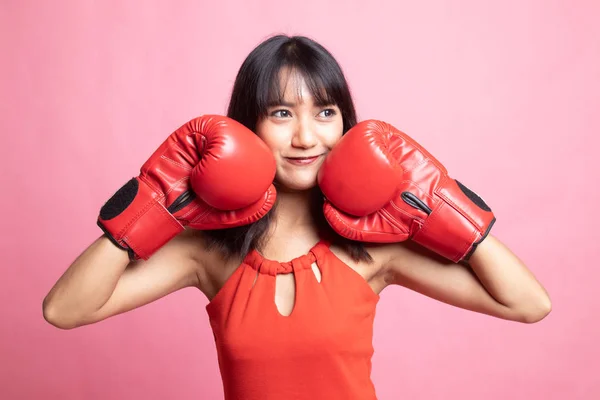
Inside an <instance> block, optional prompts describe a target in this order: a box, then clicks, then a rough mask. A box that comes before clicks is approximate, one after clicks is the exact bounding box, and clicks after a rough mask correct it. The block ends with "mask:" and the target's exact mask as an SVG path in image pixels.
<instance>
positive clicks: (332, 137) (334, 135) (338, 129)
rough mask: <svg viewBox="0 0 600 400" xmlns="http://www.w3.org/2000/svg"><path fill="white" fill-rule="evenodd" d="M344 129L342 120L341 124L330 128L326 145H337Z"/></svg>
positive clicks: (330, 146)
mask: <svg viewBox="0 0 600 400" xmlns="http://www.w3.org/2000/svg"><path fill="white" fill-rule="evenodd" d="M343 131H344V124H343V123H342V122H341V121H340V123H339V124H335V126H332V127H331V129H330V130H328V132H327V135H326V136H325V140H324V141H325V145H326V146H327V147H329V148H332V147H333V146H335V145H336V143H337V142H338V141H339V140H340V139H341V138H342V134H343Z"/></svg>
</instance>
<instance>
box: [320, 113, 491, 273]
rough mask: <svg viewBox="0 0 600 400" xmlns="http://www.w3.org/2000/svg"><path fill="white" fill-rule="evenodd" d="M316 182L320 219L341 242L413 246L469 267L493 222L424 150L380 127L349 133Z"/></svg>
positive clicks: (365, 123)
mask: <svg viewBox="0 0 600 400" xmlns="http://www.w3.org/2000/svg"><path fill="white" fill-rule="evenodd" d="M318 182H319V186H320V188H321V190H322V191H323V194H324V195H325V197H326V199H325V205H324V213H325V217H326V219H327V221H328V222H329V224H330V225H331V226H332V227H333V229H334V230H335V231H336V232H338V233H339V234H340V235H341V236H344V237H346V238H348V239H352V240H357V241H363V242H379V243H389V242H401V241H404V240H407V239H412V240H414V241H415V242H417V243H419V244H421V245H422V246H424V247H426V248H428V249H430V250H432V251H434V252H435V253H437V254H440V255H441V256H443V257H445V258H447V259H449V260H451V261H453V262H461V261H463V262H464V261H468V259H469V257H470V256H471V254H472V253H473V251H474V250H475V248H476V246H477V245H478V244H479V243H481V241H483V239H484V238H485V237H486V236H487V234H488V233H489V231H490V229H491V227H492V225H493V224H494V222H495V220H496V219H495V217H494V214H493V213H492V211H491V209H490V208H489V207H488V206H487V204H485V202H484V201H483V200H482V199H481V198H479V197H478V196H477V195H476V194H475V193H473V192H472V191H471V190H469V189H468V188H467V187H465V186H464V185H463V184H461V183H460V182H458V181H456V180H454V179H452V178H451V177H449V176H448V173H447V171H446V168H444V166H443V165H442V164H440V162H439V161H438V160H436V159H435V158H434V157H433V156H432V155H431V154H429V152H427V150H425V149H424V148H423V147H421V146H420V145H419V144H418V143H417V142H415V141H414V140H413V139H412V138H411V137H409V136H408V135H406V134H405V133H403V132H401V131H399V130H397V129H396V128H394V127H393V126H391V125H389V124H387V123H385V122H381V121H375V120H369V121H363V122H361V123H359V124H357V125H356V126H354V127H353V128H352V129H350V130H349V131H348V132H347V133H346V134H345V135H344V136H343V137H342V139H340V141H339V142H338V143H337V144H336V146H335V147H334V148H333V149H332V150H331V152H330V153H329V154H328V156H327V158H326V159H325V161H324V162H323V165H322V166H321V169H320V170H319V176H318Z"/></svg>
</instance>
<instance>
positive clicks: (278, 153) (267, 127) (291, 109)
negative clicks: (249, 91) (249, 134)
mask: <svg viewBox="0 0 600 400" xmlns="http://www.w3.org/2000/svg"><path fill="white" fill-rule="evenodd" d="M279 79H280V87H281V88H282V89H283V94H284V96H283V102H282V104H277V105H273V106H272V107H269V108H268V109H267V116H266V117H264V118H261V119H259V121H258V122H257V124H256V134H257V135H258V136H259V137H260V138H261V139H262V140H263V141H264V142H265V143H266V144H267V146H268V147H269V148H270V149H271V151H272V152H273V155H274V156H275V161H276V163H277V173H276V175H275V180H276V181H277V182H278V183H279V184H281V185H282V186H284V187H285V188H287V189H291V190H306V189H310V188H312V187H314V186H316V184H317V172H318V171H319V168H320V167H321V164H322V163H323V160H324V159H325V156H326V155H327V153H328V152H329V151H330V150H331V149H332V148H333V146H334V145H335V144H336V143H337V141H338V140H339V139H340V138H341V137H342V133H343V122H342V115H341V112H340V109H339V108H338V107H337V106H336V105H327V106H318V105H316V104H315V103H314V100H313V97H312V95H311V94H310V90H309V89H308V87H307V86H306V83H305V82H304V79H303V77H302V76H301V75H300V74H297V73H293V72H292V73H289V71H287V70H282V72H281V73H280V74H279Z"/></svg>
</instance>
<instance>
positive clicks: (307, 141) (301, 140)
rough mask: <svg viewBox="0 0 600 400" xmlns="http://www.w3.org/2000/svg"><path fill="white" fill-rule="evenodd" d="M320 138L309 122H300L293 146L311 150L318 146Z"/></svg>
mask: <svg viewBox="0 0 600 400" xmlns="http://www.w3.org/2000/svg"><path fill="white" fill-rule="evenodd" d="M317 142H318V138H317V135H316V131H315V127H314V126H313V124H312V123H310V122H309V121H299V122H298V125H297V127H296V131H295V132H294V136H293V137H292V146H293V147H297V148H300V149H310V148H311V147H315V146H316V145H317Z"/></svg>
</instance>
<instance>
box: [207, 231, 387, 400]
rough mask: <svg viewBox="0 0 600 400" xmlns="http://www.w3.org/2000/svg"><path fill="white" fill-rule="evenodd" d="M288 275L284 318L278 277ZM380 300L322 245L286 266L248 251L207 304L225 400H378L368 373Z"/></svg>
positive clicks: (364, 282) (327, 245)
mask: <svg viewBox="0 0 600 400" xmlns="http://www.w3.org/2000/svg"><path fill="white" fill-rule="evenodd" d="M313 262H316V264H317V266H318V267H319V269H320V270H321V282H319V281H318V280H317V277H316V276H315V274H314V272H313V271H312V269H311V264H312V263H313ZM290 272H293V273H294V276H295V280H296V298H295V304H294V309H293V311H292V313H291V314H290V315H289V316H283V315H281V314H280V313H279V311H278V310H277V306H276V304H275V277H276V275H277V274H283V273H290ZM255 278H256V283H255V284H254V281H255ZM253 284H254V286H253ZM378 301H379V295H377V294H376V293H375V292H373V290H372V289H371V287H370V286H369V285H368V284H367V282H366V281H365V280H364V278H363V277H362V276H360V275H359V274H358V273H357V272H356V271H354V270H353V269H351V268H350V267H349V266H347V265H346V264H344V263H343V262H342V261H341V260H340V259H339V258H337V257H336V256H335V255H334V254H333V253H332V252H331V251H330V250H329V244H328V243H327V242H326V241H324V240H322V241H320V242H319V243H317V244H316V245H315V246H314V247H313V248H312V249H311V250H310V252H309V253H308V254H306V255H303V256H301V257H298V258H295V259H294V260H292V261H290V262H286V263H279V262H275V261H271V260H267V259H265V258H264V257H263V256H262V255H260V254H259V253H258V252H257V251H252V252H250V253H249V254H248V255H247V256H246V258H245V259H244V262H243V263H242V265H240V267H239V268H238V269H237V270H236V271H235V272H234V273H233V274H232V275H231V277H230V278H229V279H228V280H227V282H226V283H225V285H224V286H223V287H222V288H221V290H220V291H219V292H218V293H217V295H216V296H215V297H214V298H213V299H212V301H211V302H210V303H209V304H208V305H207V306H206V310H207V312H208V315H209V317H210V323H211V326H212V329H213V332H214V336H215V343H216V346H217V353H218V356H219V367H220V370H221V376H222V379H223V386H224V392H225V399H226V400H234V399H236V400H237V399H244V400H254V399H257V400H258V399H260V400H269V399H277V400H284V399H285V400H293V399H297V400H300V399H302V400H304V399H310V400H318V399H328V400H329V399H331V400H333V399H344V400H351V399H360V400H370V399H376V396H375V388H374V386H373V383H372V382H371V378H370V375H371V357H372V355H373V345H372V339H373V320H374V318H375V307H376V305H377V303H378Z"/></svg>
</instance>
